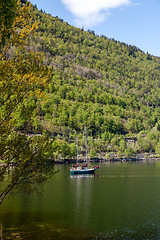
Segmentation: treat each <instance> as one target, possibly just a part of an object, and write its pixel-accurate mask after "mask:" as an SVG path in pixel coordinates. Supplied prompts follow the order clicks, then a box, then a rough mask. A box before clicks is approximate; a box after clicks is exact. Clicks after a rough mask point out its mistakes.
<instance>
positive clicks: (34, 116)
mask: <svg viewBox="0 0 160 240" xmlns="http://www.w3.org/2000/svg"><path fill="white" fill-rule="evenodd" d="M23 2H24V1H23ZM31 12H32V13H34V17H33V18H32V22H33V23H35V22H37V23H38V29H37V30H36V34H35V35H34V36H33V37H32V39H31V44H30V46H29V47H28V51H34V52H36V53H39V52H40V53H41V54H42V55H43V65H44V66H47V68H48V69H50V70H51V71H52V78H51V79H50V80H49V82H48V84H47V85H44V86H42V85H41V87H40V88H38V87H36V89H34V90H32V89H31V90H30V94H29V95H27V97H25V98H24V99H23V101H20V102H19V104H18V105H17V106H16V108H15V109H14V111H12V113H11V116H10V122H11V124H12V128H13V129H14V131H16V132H17V133H21V134H27V135H28V136H30V137H33V136H34V137H38V136H41V135H43V136H44V138H45V139H46V142H47V144H48V148H47V150H46V152H45V156H47V157H48V158H50V159H62V158H65V159H66V158H71V157H74V156H75V154H76V138H77V135H78V137H79V145H80V148H79V150H80V154H81V155H83V152H84V140H83V139H84V134H83V129H84V127H85V126H86V127H87V132H88V144H89V153H90V157H96V156H102V155H103V156H106V157H107V158H113V157H114V156H115V153H116V156H117V157H118V158H122V157H124V156H125V157H130V156H132V155H134V154H136V153H141V152H150V153H151V152H153V153H155V152H156V153H157V154H159V152H160V133H159V130H160V58H158V57H154V56H152V55H150V54H148V53H147V54H145V53H144V52H143V51H141V50H140V49H139V48H137V47H136V46H130V45H127V44H125V43H122V42H119V41H116V40H114V39H109V38H107V36H104V35H102V36H97V35H96V34H95V32H94V31H92V30H88V31H84V29H83V28H82V29H79V28H76V27H73V26H71V25H69V24H68V23H66V22H64V21H63V20H62V19H60V18H58V17H53V16H51V15H50V14H46V13H45V12H43V11H42V10H41V11H39V10H38V9H37V7H36V6H32V7H31ZM8 54H9V56H10V57H11V58H12V57H14V54H15V48H14V47H12V48H11V49H10V51H9V53H8ZM37 81H38V79H37ZM35 92H37V93H41V94H34V93H35ZM1 111H3V109H1Z"/></svg>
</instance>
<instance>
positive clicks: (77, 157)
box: [77, 135, 78, 164]
mask: <svg viewBox="0 0 160 240" xmlns="http://www.w3.org/2000/svg"><path fill="white" fill-rule="evenodd" d="M77 164H78V135H77Z"/></svg>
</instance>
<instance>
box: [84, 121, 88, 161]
mask: <svg viewBox="0 0 160 240" xmlns="http://www.w3.org/2000/svg"><path fill="white" fill-rule="evenodd" d="M85 135H86V163H87V162H88V160H87V129H86V126H85Z"/></svg>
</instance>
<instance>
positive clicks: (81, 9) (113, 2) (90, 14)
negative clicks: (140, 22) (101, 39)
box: [61, 0, 130, 26]
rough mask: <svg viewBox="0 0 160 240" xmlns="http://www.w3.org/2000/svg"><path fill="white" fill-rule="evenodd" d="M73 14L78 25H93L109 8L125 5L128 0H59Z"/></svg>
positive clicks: (97, 22) (102, 18) (106, 13)
mask: <svg viewBox="0 0 160 240" xmlns="http://www.w3.org/2000/svg"><path fill="white" fill-rule="evenodd" d="M61 1H62V2H63V3H64V4H65V6H66V7H67V9H68V10H69V11H70V12H71V13H72V14H73V15H74V16H75V19H76V22H77V24H78V25H79V26H94V25H97V24H99V23H100V22H102V21H104V20H105V19H106V17H107V16H108V10H109V9H111V8H115V7H119V6H122V5H127V4H129V3H130V0H61Z"/></svg>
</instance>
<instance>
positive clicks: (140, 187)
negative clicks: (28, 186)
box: [0, 161, 160, 240]
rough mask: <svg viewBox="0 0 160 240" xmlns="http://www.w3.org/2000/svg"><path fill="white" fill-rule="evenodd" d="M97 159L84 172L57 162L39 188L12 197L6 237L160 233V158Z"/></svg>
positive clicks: (2, 210) (0, 214) (5, 208)
mask: <svg viewBox="0 0 160 240" xmlns="http://www.w3.org/2000/svg"><path fill="white" fill-rule="evenodd" d="M91 165H92V164H91ZM98 165H99V167H100V168H99V169H98V170H97V171H96V174H95V175H84V176H81V175H79V176H78V175H77V176H72V175H70V173H69V167H70V166H69V165H56V166H54V169H55V170H57V169H59V170H60V171H59V173H57V174H56V175H54V176H53V177H51V178H50V179H49V180H47V181H46V182H45V183H44V184H43V185H42V186H40V188H39V191H38V192H34V193H32V194H30V195H29V194H27V193H25V192H24V191H21V192H19V193H17V194H16V195H12V196H11V197H10V198H7V200H6V201H5V202H4V204H2V205H1V206H0V224H1V223H2V233H3V239H23V240H25V239H27V240H28V239H29V240H32V239H34V240H35V239H38V240H39V239H41V240H43V239H44V240H45V239H56V240H57V239H60V240H61V239H64V240H72V239H75V240H81V239H82V240H84V239H102V240H103V239H116V240H118V239H127V240H128V239H160V161H153V162H147V161H146V162H117V163H99V164H98Z"/></svg>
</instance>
